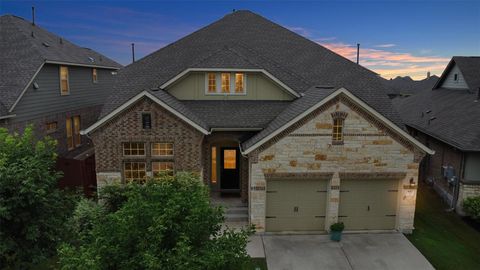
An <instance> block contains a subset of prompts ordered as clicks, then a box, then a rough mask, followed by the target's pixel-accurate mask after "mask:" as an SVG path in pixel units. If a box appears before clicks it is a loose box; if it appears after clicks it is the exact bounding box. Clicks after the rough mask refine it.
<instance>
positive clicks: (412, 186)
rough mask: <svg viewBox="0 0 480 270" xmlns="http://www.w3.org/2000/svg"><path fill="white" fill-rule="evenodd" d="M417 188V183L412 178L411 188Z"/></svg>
mask: <svg viewBox="0 0 480 270" xmlns="http://www.w3.org/2000/svg"><path fill="white" fill-rule="evenodd" d="M416 186H417V183H415V180H414V179H413V177H412V178H410V187H411V188H414V187H416Z"/></svg>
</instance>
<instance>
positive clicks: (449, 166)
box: [395, 56, 480, 214]
mask: <svg viewBox="0 0 480 270" xmlns="http://www.w3.org/2000/svg"><path fill="white" fill-rule="evenodd" d="M479 91H480V57H460V56H456V57H453V58H452V60H451V61H450V63H449V64H448V66H447V68H446V69H445V71H444V72H443V74H442V76H441V77H440V79H439V80H438V82H437V83H436V84H435V86H434V87H433V89H424V90H423V91H421V93H419V94H417V95H415V96H412V97H409V98H406V99H402V100H396V102H395V106H396V107H397V109H398V111H399V112H400V113H401V116H402V117H403V119H404V120H405V123H406V125H407V126H408V128H409V130H410V132H411V134H413V135H414V136H415V137H417V138H418V139H419V140H420V141H421V142H423V143H424V144H425V145H427V146H428V147H429V148H431V149H433V150H435V152H436V154H435V155H433V156H431V157H428V158H427V159H425V161H424V163H423V164H422V176H423V177H424V178H425V179H426V180H428V181H430V182H432V183H433V185H434V187H435V189H436V190H437V191H438V192H439V193H440V194H441V195H442V196H443V197H444V199H445V200H446V201H447V202H448V203H449V204H450V205H451V206H452V208H456V209H457V211H458V212H459V213H460V214H462V207H461V206H462V202H463V200H464V199H465V198H466V197H469V196H474V195H477V196H478V195H480V92H479Z"/></svg>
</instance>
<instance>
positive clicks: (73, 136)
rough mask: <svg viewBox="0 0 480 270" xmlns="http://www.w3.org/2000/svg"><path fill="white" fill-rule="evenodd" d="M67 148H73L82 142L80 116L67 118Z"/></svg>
mask: <svg viewBox="0 0 480 270" xmlns="http://www.w3.org/2000/svg"><path fill="white" fill-rule="evenodd" d="M65 125H66V133H67V148H68V150H72V149H74V148H76V147H79V146H80V145H81V144H82V137H81V135H80V116H79V115H76V116H74V117H67V119H66V123H65Z"/></svg>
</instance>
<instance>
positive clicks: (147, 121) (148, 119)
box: [142, 113, 152, 129]
mask: <svg viewBox="0 0 480 270" xmlns="http://www.w3.org/2000/svg"><path fill="white" fill-rule="evenodd" d="M142 127H143V129H151V128H152V115H151V114H149V113H142Z"/></svg>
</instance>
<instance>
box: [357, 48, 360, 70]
mask: <svg viewBox="0 0 480 270" xmlns="http://www.w3.org/2000/svg"><path fill="white" fill-rule="evenodd" d="M359 63H360V43H357V65H358V64H359Z"/></svg>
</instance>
